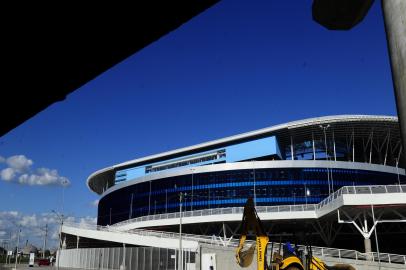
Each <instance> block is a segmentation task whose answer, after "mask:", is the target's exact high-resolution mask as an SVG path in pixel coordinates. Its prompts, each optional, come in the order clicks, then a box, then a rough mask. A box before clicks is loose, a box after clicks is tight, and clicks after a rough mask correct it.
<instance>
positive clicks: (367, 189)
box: [317, 185, 406, 209]
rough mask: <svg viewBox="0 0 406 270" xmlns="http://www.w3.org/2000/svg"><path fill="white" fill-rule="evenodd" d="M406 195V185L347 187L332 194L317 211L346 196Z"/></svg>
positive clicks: (318, 205) (320, 204)
mask: <svg viewBox="0 0 406 270" xmlns="http://www.w3.org/2000/svg"><path fill="white" fill-rule="evenodd" d="M385 193H406V185H379V186H345V187H342V188H340V189H339V190H337V191H335V192H334V193H332V194H330V196H328V197H327V198H325V199H324V200H322V201H321V202H319V203H318V204H317V209H320V208H322V207H323V206H326V205H327V204H330V203H332V202H333V201H335V200H337V199H338V198H339V197H341V196H342V195H344V194H385Z"/></svg>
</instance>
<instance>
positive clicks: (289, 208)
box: [111, 204, 317, 227]
mask: <svg viewBox="0 0 406 270" xmlns="http://www.w3.org/2000/svg"><path fill="white" fill-rule="evenodd" d="M255 209H256V210H257V212H258V213H278V212H296V211H300V212H304V211H315V210H316V209H317V204H307V205H305V204H299V205H275V206H257V207H256V208H255ZM243 212H244V207H225V208H212V209H202V210H194V211H185V212H183V213H182V217H201V216H212V215H224V214H242V213H243ZM179 216H180V214H179V212H174V213H166V214H156V215H149V216H142V217H137V218H132V219H128V220H125V221H121V222H118V223H115V224H113V225H111V226H112V227H113V226H114V227H120V226H123V225H126V224H130V223H135V222H143V221H151V220H161V219H173V218H179Z"/></svg>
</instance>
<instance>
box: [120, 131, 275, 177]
mask: <svg viewBox="0 0 406 270" xmlns="http://www.w3.org/2000/svg"><path fill="white" fill-rule="evenodd" d="M263 157H270V159H271V157H273V158H274V159H281V158H282V155H281V152H280V149H279V144H278V140H277V139H276V137H275V136H269V137H266V138H261V139H256V140H250V141H248V142H242V143H237V144H231V145H228V146H225V147H222V148H217V149H212V150H210V151H203V152H198V153H194V154H191V155H184V156H182V157H180V158H174V159H165V160H164V161H161V162H156V163H148V164H145V165H142V166H137V167H134V168H128V169H124V170H119V171H117V172H116V174H115V183H119V182H123V181H128V180H132V179H135V178H137V177H141V176H144V175H147V174H151V173H156V172H160V171H164V170H171V169H175V168H180V167H183V168H184V167H195V166H202V165H209V164H216V163H223V162H227V163H228V162H236V161H243V160H252V159H257V158H263Z"/></svg>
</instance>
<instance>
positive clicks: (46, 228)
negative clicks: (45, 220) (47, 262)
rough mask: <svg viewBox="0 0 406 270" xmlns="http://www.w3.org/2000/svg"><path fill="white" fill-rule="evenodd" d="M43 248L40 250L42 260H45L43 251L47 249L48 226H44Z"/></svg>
mask: <svg viewBox="0 0 406 270" xmlns="http://www.w3.org/2000/svg"><path fill="white" fill-rule="evenodd" d="M44 231H45V235H44V246H43V249H42V258H45V249H46V248H47V236H48V224H45V230H44Z"/></svg>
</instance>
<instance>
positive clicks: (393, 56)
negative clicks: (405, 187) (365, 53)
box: [382, 0, 406, 168]
mask: <svg viewBox="0 0 406 270" xmlns="http://www.w3.org/2000/svg"><path fill="white" fill-rule="evenodd" d="M382 11H383V17H384V21H385V31H386V39H387V42H388V49H389V55H390V63H391V69H392V80H393V86H394V89H395V98H396V107H397V112H398V116H399V124H400V132H401V137H402V141H403V160H404V161H405V160H406V157H405V153H406V151H405V148H406V147H405V146H406V1H405V0H382ZM405 163H406V162H403V164H401V165H403V166H401V167H403V168H405V167H406V164H405Z"/></svg>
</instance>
